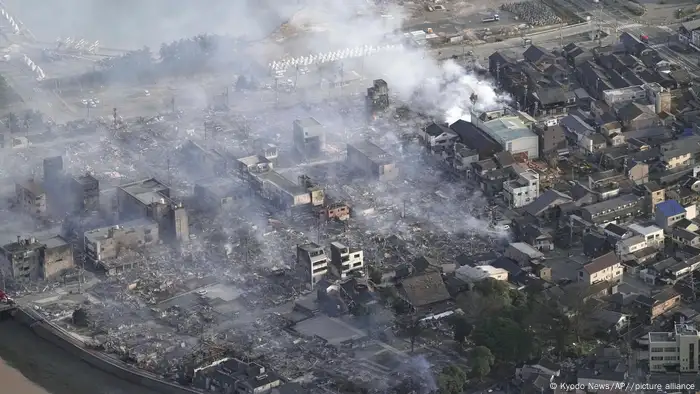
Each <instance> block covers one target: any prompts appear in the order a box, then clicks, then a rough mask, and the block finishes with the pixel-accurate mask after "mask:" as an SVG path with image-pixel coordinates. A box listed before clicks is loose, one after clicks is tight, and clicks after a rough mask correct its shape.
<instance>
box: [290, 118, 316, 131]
mask: <svg viewBox="0 0 700 394" xmlns="http://www.w3.org/2000/svg"><path fill="white" fill-rule="evenodd" d="M294 124H296V125H299V127H303V128H311V127H320V126H321V122H319V121H318V120H316V119H315V118H312V117H309V118H304V119H297V120H295V121H294Z"/></svg>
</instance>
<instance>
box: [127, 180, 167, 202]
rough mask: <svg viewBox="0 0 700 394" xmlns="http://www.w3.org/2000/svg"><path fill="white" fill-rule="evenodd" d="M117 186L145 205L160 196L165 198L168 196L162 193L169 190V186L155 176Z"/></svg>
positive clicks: (155, 200) (158, 198) (157, 199)
mask: <svg viewBox="0 0 700 394" xmlns="http://www.w3.org/2000/svg"><path fill="white" fill-rule="evenodd" d="M119 188H120V189H122V190H124V192H126V193H127V194H129V195H130V196H132V197H134V198H136V199H137V200H139V201H140V202H141V203H142V204H145V205H149V204H153V203H154V202H157V201H159V200H160V199H161V198H166V199H167V198H168V197H167V196H166V195H165V194H163V193H168V192H169V188H168V187H167V186H165V185H164V184H162V183H160V182H159V181H158V180H156V179H155V178H149V179H144V180H141V181H137V182H132V183H127V184H125V185H121V186H119Z"/></svg>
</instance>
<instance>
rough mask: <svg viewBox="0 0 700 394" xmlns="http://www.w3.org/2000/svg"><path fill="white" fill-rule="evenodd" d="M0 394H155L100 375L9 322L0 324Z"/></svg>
mask: <svg viewBox="0 0 700 394" xmlns="http://www.w3.org/2000/svg"><path fill="white" fill-rule="evenodd" d="M0 382H1V383H0V386H1V387H2V388H0V393H3V394H4V393H22V394H157V393H155V392H153V391H151V390H148V389H145V388H143V387H140V386H136V385H133V384H131V383H128V382H125V381H123V380H121V379H118V378H117V377H115V376H112V375H109V374H107V373H104V372H102V371H100V370H98V369H96V368H93V367H91V366H89V365H88V364H86V363H84V362H82V361H80V360H79V359H77V358H75V357H74V356H72V355H70V354H68V353H66V352H65V351H63V350H62V349H60V348H58V347H56V346H55V345H53V344H51V343H49V342H46V341H44V340H43V339H41V338H39V337H37V336H36V335H34V334H33V333H32V332H31V331H30V330H29V329H28V328H26V327H24V326H22V325H20V324H19V323H17V322H15V321H11V320H5V321H0Z"/></svg>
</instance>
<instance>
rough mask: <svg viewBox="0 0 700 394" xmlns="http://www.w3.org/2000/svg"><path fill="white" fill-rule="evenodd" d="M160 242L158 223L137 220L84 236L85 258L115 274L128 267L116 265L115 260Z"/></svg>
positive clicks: (88, 232)
mask: <svg viewBox="0 0 700 394" xmlns="http://www.w3.org/2000/svg"><path fill="white" fill-rule="evenodd" d="M158 240H159V229H158V223H156V222H155V221H153V220H150V219H136V220H133V221H130V222H126V223H123V224H120V225H117V226H110V227H103V228H98V229H95V230H90V231H87V232H85V234H84V241H83V245H84V248H85V251H84V252H85V258H86V260H87V261H89V262H91V263H92V264H94V265H95V267H97V268H100V269H103V270H105V271H107V273H109V274H114V273H116V272H117V271H119V269H120V268H126V267H123V266H122V265H121V264H114V262H113V260H116V259H118V258H119V257H121V256H124V255H125V254H127V253H128V252H129V251H133V250H137V249H141V248H144V247H147V246H149V245H153V244H155V243H157V242H158Z"/></svg>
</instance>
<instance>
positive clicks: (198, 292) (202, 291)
mask: <svg viewBox="0 0 700 394" xmlns="http://www.w3.org/2000/svg"><path fill="white" fill-rule="evenodd" d="M197 294H199V295H201V296H203V295H207V291H206V290H204V289H202V290H197Z"/></svg>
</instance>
